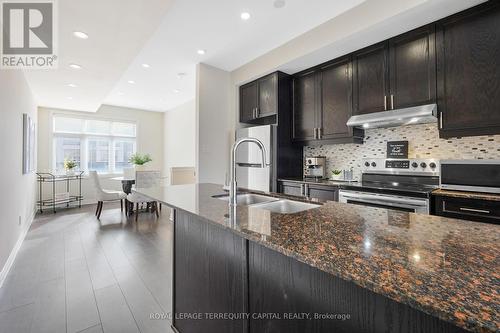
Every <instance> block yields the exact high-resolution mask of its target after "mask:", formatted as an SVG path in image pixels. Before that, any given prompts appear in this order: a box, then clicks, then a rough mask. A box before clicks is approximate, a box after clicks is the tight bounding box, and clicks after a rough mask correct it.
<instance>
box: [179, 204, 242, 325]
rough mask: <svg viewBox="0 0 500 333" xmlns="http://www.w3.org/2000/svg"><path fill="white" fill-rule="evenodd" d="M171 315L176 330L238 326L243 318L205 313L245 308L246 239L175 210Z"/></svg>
mask: <svg viewBox="0 0 500 333" xmlns="http://www.w3.org/2000/svg"><path fill="white" fill-rule="evenodd" d="M174 230H175V234H174V251H175V252H174V302H173V304H174V313H175V314H176V315H177V316H181V315H191V316H192V315H195V314H201V315H202V317H201V319H200V318H194V317H191V318H186V319H174V326H175V328H176V329H177V330H178V331H179V332H181V333H196V332H200V333H202V332H203V333H220V332H231V333H232V332H244V329H245V327H246V325H247V321H246V320H211V319H209V318H207V317H206V315H207V314H210V313H233V312H234V313H243V312H247V307H246V304H247V303H246V300H247V290H246V276H247V274H246V260H247V259H246V255H247V252H246V251H247V245H246V243H247V241H246V240H245V239H243V238H241V237H238V236H236V235H235V234H233V233H231V232H228V231H226V230H224V229H222V228H219V227H216V226H213V225H211V224H209V223H207V222H204V221H200V220H199V219H198V218H197V217H196V216H194V215H191V214H187V213H183V212H181V211H176V214H175V226H174Z"/></svg>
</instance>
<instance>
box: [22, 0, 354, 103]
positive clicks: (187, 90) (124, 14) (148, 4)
mask: <svg viewBox="0 0 500 333" xmlns="http://www.w3.org/2000/svg"><path fill="white" fill-rule="evenodd" d="M363 1H364V0H336V1H332V0H315V1H314V2H311V1H307V0H285V2H286V3H285V6H284V7H283V8H280V9H277V8H275V7H274V5H273V4H274V0H210V1H206V0H176V1H175V0H148V1H140V0H106V1H102V0H101V1H99V0H86V1H58V3H59V24H60V28H59V69H57V70H50V71H45V70H43V71H41V70H39V71H30V72H27V79H28V82H29V84H30V86H31V88H32V89H33V92H34V94H35V96H36V97H37V100H38V102H39V104H40V105H41V106H45V107H55V108H63V109H72V110H81V111H91V112H95V111H97V109H98V108H99V106H100V105H101V104H110V105H118V106H126V107H133V108H139V109H145V110H151V111H166V110H169V109H172V108H174V107H175V106H178V105H180V104H182V103H184V102H187V101H189V100H191V99H193V98H194V94H195V79H196V78H195V67H196V64H197V63H199V62H203V63H206V64H209V65H212V66H215V67H218V68H221V69H225V70H228V71H231V70H233V69H235V68H237V67H239V66H241V65H243V64H245V63H247V62H249V61H251V60H253V59H254V58H256V57H258V56H260V55H262V54H264V53H266V52H268V51H270V50H272V49H274V48H276V47H278V46H280V45H282V44H284V43H285V42H287V41H289V40H290V39H292V38H294V37H296V36H298V35H300V34H302V33H304V32H306V31H308V30H310V29H312V28H314V27H315V26H317V25H319V24H321V23H323V22H325V21H327V20H329V19H331V18H333V17H335V16H337V15H339V14H340V13H342V12H344V11H346V10H348V9H350V8H352V7H354V6H356V5H358V4H359V3H361V2H363ZM244 11H245V12H248V13H250V15H251V17H250V19H249V20H247V21H243V20H242V19H241V18H240V14H241V13H242V12H244ZM75 30H81V31H84V32H86V33H88V35H89V39H87V40H81V39H77V38H75V37H74V36H73V35H72V32H73V31H75ZM198 49H204V50H206V54H205V55H199V54H198V53H197V52H196V51H197V50H198ZM70 63H77V64H80V65H82V66H83V69H81V70H74V69H70V68H69V67H68V65H69V64H70ZM143 63H146V64H149V65H150V66H151V67H150V68H144V67H142V66H141V65H142V64H143ZM178 73H184V74H185V75H184V76H182V77H181V78H179V77H178V75H177V74H178ZM129 80H133V81H135V84H130V83H128V81H129ZM69 83H73V84H76V85H77V87H76V88H71V87H68V86H67V84H69ZM68 97H72V99H68Z"/></svg>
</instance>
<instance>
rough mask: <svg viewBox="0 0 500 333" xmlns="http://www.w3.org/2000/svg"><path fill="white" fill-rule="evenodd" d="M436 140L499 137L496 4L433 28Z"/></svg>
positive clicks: (499, 22) (499, 13) (499, 7)
mask: <svg viewBox="0 0 500 333" xmlns="http://www.w3.org/2000/svg"><path fill="white" fill-rule="evenodd" d="M436 39H437V45H438V48H437V69H438V110H439V111H440V136H441V137H444V138H448V137H456V136H458V137H461V136H473V135H490V134H499V133H500V2H498V1H488V2H486V3H485V4H483V5H480V6H477V7H475V8H472V9H470V10H467V11H465V12H462V13H459V14H457V15H454V16H451V17H449V18H446V19H444V20H442V21H440V22H439V23H438V25H437V30H436Z"/></svg>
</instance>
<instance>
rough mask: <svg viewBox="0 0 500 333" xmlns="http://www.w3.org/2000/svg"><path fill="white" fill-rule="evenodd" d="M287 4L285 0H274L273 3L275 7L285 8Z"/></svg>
mask: <svg viewBox="0 0 500 333" xmlns="http://www.w3.org/2000/svg"><path fill="white" fill-rule="evenodd" d="M285 4H286V2H285V0H274V3H273V5H274V8H283V7H285Z"/></svg>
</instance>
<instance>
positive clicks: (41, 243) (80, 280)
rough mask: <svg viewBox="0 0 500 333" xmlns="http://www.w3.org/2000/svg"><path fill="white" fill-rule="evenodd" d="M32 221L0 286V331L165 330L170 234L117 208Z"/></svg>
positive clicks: (163, 225)
mask: <svg viewBox="0 0 500 333" xmlns="http://www.w3.org/2000/svg"><path fill="white" fill-rule="evenodd" d="M94 212H95V205H91V206H85V207H83V208H82V209H78V208H75V209H69V210H66V211H61V212H58V213H57V214H43V215H37V217H36V219H35V221H34V222H33V224H32V226H31V229H30V231H29V232H28V235H27V237H26V239H25V241H24V243H23V244H22V247H21V249H20V251H19V253H18V255H17V258H16V260H15V262H14V265H13V267H12V269H11V271H10V272H9V274H8V276H7V278H6V280H5V282H4V284H3V286H2V288H0V333H24V332H37V333H38V332H50V333H59V332H61V333H62V332H85V333H90V332H119V333H126V332H162V333H165V332H171V330H170V321H169V320H167V319H159V320H157V319H150V315H151V314H160V315H163V314H168V313H170V311H171V309H172V306H171V291H172V282H171V281H172V280H171V279H172V229H173V225H172V223H171V222H170V221H169V219H168V217H169V213H170V211H169V209H167V208H166V207H163V211H162V213H161V215H160V218H159V219H158V220H157V219H156V218H155V217H154V214H150V213H142V214H140V215H139V221H138V223H137V224H136V223H135V222H134V221H133V217H131V218H126V217H125V215H124V214H122V213H121V212H120V207H119V204H118V205H115V206H112V205H107V206H105V207H104V209H103V212H102V215H101V220H100V221H98V220H97V219H96V218H95V216H94Z"/></svg>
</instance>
